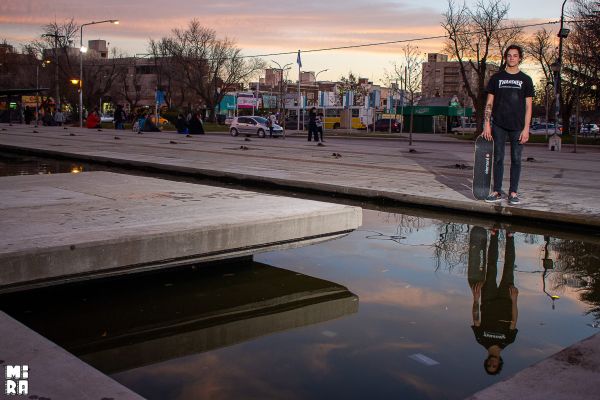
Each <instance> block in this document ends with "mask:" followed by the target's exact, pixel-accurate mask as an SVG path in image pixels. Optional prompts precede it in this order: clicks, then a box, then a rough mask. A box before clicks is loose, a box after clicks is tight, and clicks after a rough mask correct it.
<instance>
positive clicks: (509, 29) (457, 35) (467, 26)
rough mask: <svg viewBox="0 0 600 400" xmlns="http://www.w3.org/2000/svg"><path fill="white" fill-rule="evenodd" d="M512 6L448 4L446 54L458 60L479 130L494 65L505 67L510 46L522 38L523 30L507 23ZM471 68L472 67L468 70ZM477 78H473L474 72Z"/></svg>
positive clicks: (485, 0)
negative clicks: (486, 85) (489, 77)
mask: <svg viewBox="0 0 600 400" xmlns="http://www.w3.org/2000/svg"><path fill="white" fill-rule="evenodd" d="M508 10H509V5H508V4H506V3H505V2H504V1H503V0H478V1H477V3H475V4H474V5H473V7H472V8H469V7H467V5H466V4H464V3H463V4H462V5H458V4H457V3H456V2H455V1H454V0H449V1H448V9H447V10H446V12H445V13H443V14H442V15H443V18H444V21H443V22H442V27H443V28H444V29H445V30H446V32H447V33H448V36H449V38H448V40H447V41H446V46H445V51H446V52H447V53H448V54H451V55H452V57H453V58H455V59H457V61H458V62H459V66H460V72H461V76H462V79H463V84H464V87H465V90H466V92H467V94H468V95H469V97H470V98H471V100H472V101H473V104H474V106H475V118H476V121H477V129H478V131H479V132H480V131H481V129H482V127H483V111H484V106H485V100H486V93H485V84H486V79H487V78H488V76H489V72H490V64H491V63H493V62H494V61H495V62H496V63H497V64H499V65H501V64H502V53H503V51H504V49H505V48H506V47H507V46H508V44H509V43H511V42H515V41H517V40H519V39H520V36H521V29H520V28H519V27H518V26H516V25H511V24H508V23H507V22H506V20H505V19H506V15H507V14H508ZM467 66H469V68H468V67H467ZM469 69H470V70H471V71H473V72H474V73H475V79H474V80H472V79H471V77H470V71H469Z"/></svg>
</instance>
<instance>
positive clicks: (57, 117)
mask: <svg viewBox="0 0 600 400" xmlns="http://www.w3.org/2000/svg"><path fill="white" fill-rule="evenodd" d="M54 122H55V123H56V125H58V126H62V125H63V123H64V122H65V114H63V112H62V110H61V109H60V108H59V109H58V110H56V112H55V113H54Z"/></svg>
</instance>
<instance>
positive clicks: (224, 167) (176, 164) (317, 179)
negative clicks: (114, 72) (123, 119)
mask: <svg viewBox="0 0 600 400" xmlns="http://www.w3.org/2000/svg"><path fill="white" fill-rule="evenodd" d="M0 128H1V129H2V130H0V147H2V148H5V149H6V148H20V149H29V150H35V151H36V152H40V153H42V154H62V155H68V156H75V157H79V158H81V159H91V160H104V161H113V162H116V163H119V164H123V165H136V166H146V167H148V166H151V167H156V168H160V169H163V170H169V171H182V172H186V173H199V174H203V175H207V176H213V177H231V178H236V179H240V180H252V181H254V182H255V183H256V182H268V183H273V184H279V185H283V186H286V187H290V188H308V189H313V190H316V191H320V192H323V193H335V194H340V193H343V194H346V195H353V196H359V197H364V198H372V199H374V198H389V199H393V200H395V201H400V202H404V203H407V204H412V205H425V206H429V207H434V208H439V209H447V210H461V211H467V212H477V213H483V214H488V215H504V216H508V217H517V218H523V217H527V218H533V219H538V220H544V221H549V222H557V223H575V224H583V225H588V226H591V227H594V228H595V227H599V226H600V203H599V202H598V201H597V198H598V194H599V193H600V174H598V171H600V149H599V148H598V147H582V146H579V149H578V150H579V151H578V152H577V153H573V152H572V149H571V148H569V147H566V146H565V147H563V151H562V152H552V151H549V150H548V149H547V147H546V146H543V145H536V144H530V145H527V146H526V148H525V150H524V152H523V160H524V162H523V173H522V179H521V185H520V195H521V197H522V199H523V204H521V205H519V206H508V205H507V204H506V202H503V203H502V204H496V205H490V204H486V203H484V202H482V201H476V200H474V199H473V198H472V195H471V189H470V185H471V178H472V170H471V169H470V167H471V166H472V157H473V154H472V149H473V145H472V143H471V142H468V141H467V142H465V141H461V140H457V139H454V138H447V137H443V136H440V135H418V134H415V135H414V137H415V141H414V143H413V146H411V147H410V149H409V145H408V140H407V139H406V138H401V139H357V138H352V139H349V138H330V139H329V140H327V141H326V143H325V146H317V145H316V144H315V143H314V142H307V141H306V140H305V139H304V136H301V135H291V136H288V137H287V138H286V139H259V138H255V137H253V138H250V139H249V141H247V140H245V138H243V137H231V136H229V135H227V134H208V135H200V136H194V137H185V136H183V135H178V134H176V133H168V132H160V133H145V134H143V135H138V134H135V133H133V132H130V131H120V132H118V133H117V131H114V130H103V131H98V130H88V129H79V128H68V129H63V128H58V127H38V128H33V126H25V125H14V126H8V125H6V124H4V125H0ZM34 131H36V132H34ZM115 135H117V137H118V139H117V138H115ZM507 161H508V160H507ZM506 171H508V165H507V166H506ZM505 175H506V181H505V189H507V187H508V182H507V179H508V172H506V174H505Z"/></svg>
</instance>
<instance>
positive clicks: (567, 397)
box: [469, 333, 600, 400]
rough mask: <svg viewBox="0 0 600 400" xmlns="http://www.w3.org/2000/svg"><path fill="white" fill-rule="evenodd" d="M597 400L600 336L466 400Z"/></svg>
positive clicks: (599, 385)
mask: <svg viewBox="0 0 600 400" xmlns="http://www.w3.org/2000/svg"><path fill="white" fill-rule="evenodd" d="M599 396H600V333H598V334H596V335H594V336H592V337H590V338H588V339H585V340H582V341H581V342H579V343H576V344H574V345H572V346H570V347H568V348H566V349H564V350H562V351H560V352H558V353H556V354H555V355H553V356H551V357H549V358H547V359H545V360H543V361H541V362H539V363H537V364H535V365H534V366H532V367H529V368H527V369H525V370H523V371H521V372H519V373H517V374H516V375H514V376H512V377H510V378H508V379H507V380H505V381H502V382H500V383H497V384H495V385H493V386H490V387H488V388H486V389H484V390H482V391H479V392H477V393H475V394H474V395H473V396H471V397H469V400H506V399H523V400H549V399H552V400H573V399H578V400H588V399H589V400H592V399H598V397H599Z"/></svg>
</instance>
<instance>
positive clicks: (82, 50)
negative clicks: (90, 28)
mask: <svg viewBox="0 0 600 400" xmlns="http://www.w3.org/2000/svg"><path fill="white" fill-rule="evenodd" d="M79 51H80V52H82V53H87V51H88V48H87V47H85V46H81V47H80V48H79Z"/></svg>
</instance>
